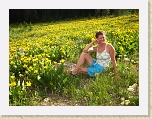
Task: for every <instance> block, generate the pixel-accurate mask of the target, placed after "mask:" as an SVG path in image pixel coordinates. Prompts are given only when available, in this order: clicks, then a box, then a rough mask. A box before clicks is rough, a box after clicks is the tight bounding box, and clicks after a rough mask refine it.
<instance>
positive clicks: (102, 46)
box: [72, 31, 118, 78]
mask: <svg viewBox="0 0 152 119" xmlns="http://www.w3.org/2000/svg"><path fill="white" fill-rule="evenodd" d="M95 37H96V40H93V41H92V42H91V43H89V44H88V45H87V46H86V47H85V48H84V49H83V52H82V53H81V55H80V57H79V59H78V62H77V64H76V67H75V68H74V69H73V70H72V75H77V74H78V73H80V72H81V73H87V74H89V76H91V77H93V76H95V74H96V73H100V72H103V71H106V70H107V68H108V67H109V63H110V61H112V65H113V68H114V74H115V78H117V75H118V74H117V69H116V60H115V49H114V47H113V46H112V45H111V44H109V43H107V42H106V41H105V33H104V31H98V32H97V33H96V35H95ZM94 43H97V44H98V45H97V46H94V47H91V46H92V45H93V44H94ZM89 52H96V53H97V54H96V58H97V60H95V59H93V58H92V57H91V56H90V55H89V54H88V53H89ZM85 61H86V62H87V64H88V65H89V67H88V68H80V67H81V66H82V65H83V64H84V62H85Z"/></svg>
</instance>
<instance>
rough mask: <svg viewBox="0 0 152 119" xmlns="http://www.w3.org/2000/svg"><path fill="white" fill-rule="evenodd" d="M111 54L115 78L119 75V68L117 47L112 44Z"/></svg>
mask: <svg viewBox="0 0 152 119" xmlns="http://www.w3.org/2000/svg"><path fill="white" fill-rule="evenodd" d="M109 53H110V56H111V61H112V65H113V68H114V73H115V78H117V77H118V72H117V68H116V65H117V64H116V60H115V49H114V47H113V46H112V45H110V50H109Z"/></svg>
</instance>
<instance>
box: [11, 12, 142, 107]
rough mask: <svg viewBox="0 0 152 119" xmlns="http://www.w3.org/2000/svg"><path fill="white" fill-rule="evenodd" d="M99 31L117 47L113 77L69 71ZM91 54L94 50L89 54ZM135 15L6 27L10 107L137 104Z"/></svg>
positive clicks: (137, 19)
mask: <svg viewBox="0 0 152 119" xmlns="http://www.w3.org/2000/svg"><path fill="white" fill-rule="evenodd" d="M98 30H104V31H105V32H106V36H107V37H106V41H107V42H109V43H111V44H112V45H113V46H114V47H115V50H116V61H117V70H118V78H117V79H115V78H114V71H113V67H112V65H111V64H110V67H109V69H108V70H107V72H104V73H100V74H97V75H96V76H95V77H89V76H88V75H86V74H80V75H78V76H77V77H74V76H72V75H71V74H70V73H69V72H67V71H66V66H65V64H66V63H67V62H70V63H76V62H77V60H78V58H79V55H80V53H81V52H82V50H83V48H84V47H85V46H86V45H87V44H88V43H90V42H91V40H93V39H95V33H96V31H98ZM91 55H92V56H93V57H94V58H95V53H92V54H91ZM138 65H139V16H138V15H136V14H132V15H124V16H118V17H114V16H109V17H98V18H83V19H79V20H67V21H58V22H57V21H56V22H48V23H30V24H27V23H20V24H10V26H9V105H10V106H42V105H47V106H53V105H55V106H57V105H58V106H61V105H65V106H67V105H71V106H130V105H132V106H138V105H139V90H138V89H139V70H138Z"/></svg>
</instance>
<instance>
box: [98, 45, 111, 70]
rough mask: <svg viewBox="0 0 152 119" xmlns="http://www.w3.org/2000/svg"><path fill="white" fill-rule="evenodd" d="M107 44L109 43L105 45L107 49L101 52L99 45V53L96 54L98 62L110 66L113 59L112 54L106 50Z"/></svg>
mask: <svg viewBox="0 0 152 119" xmlns="http://www.w3.org/2000/svg"><path fill="white" fill-rule="evenodd" d="M106 46H107V44H106V45H105V50H104V51H103V52H101V53H99V52H98V47H97V54H96V58H97V63H98V64H100V65H101V66H102V67H104V68H107V67H109V63H110V60H111V57H110V54H109V53H108V52H107V51H106Z"/></svg>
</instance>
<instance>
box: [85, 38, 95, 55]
mask: <svg viewBox="0 0 152 119" xmlns="http://www.w3.org/2000/svg"><path fill="white" fill-rule="evenodd" d="M95 42H96V40H94V41H92V42H91V43H89V44H88V45H87V46H86V47H85V48H84V49H83V52H86V53H88V52H94V51H96V46H95V47H91V46H92V44H94V43H95Z"/></svg>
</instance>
